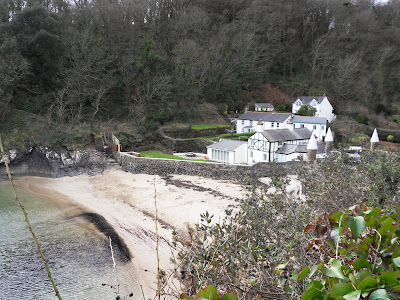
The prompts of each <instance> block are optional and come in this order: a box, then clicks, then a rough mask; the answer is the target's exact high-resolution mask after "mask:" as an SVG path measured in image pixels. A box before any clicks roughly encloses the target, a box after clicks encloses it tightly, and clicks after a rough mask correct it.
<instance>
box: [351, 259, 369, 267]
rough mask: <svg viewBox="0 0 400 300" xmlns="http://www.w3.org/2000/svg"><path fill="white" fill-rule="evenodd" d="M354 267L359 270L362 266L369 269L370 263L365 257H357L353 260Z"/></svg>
mask: <svg viewBox="0 0 400 300" xmlns="http://www.w3.org/2000/svg"><path fill="white" fill-rule="evenodd" d="M353 266H354V269H356V270H359V269H363V268H369V269H371V264H370V263H369V262H368V260H366V259H365V258H361V257H360V258H357V259H356V261H355V262H354V265H353Z"/></svg>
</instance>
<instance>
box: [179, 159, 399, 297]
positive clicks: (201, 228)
mask: <svg viewBox="0 0 400 300" xmlns="http://www.w3.org/2000/svg"><path fill="white" fill-rule="evenodd" d="M361 157H362V159H361V162H359V163H356V162H355V161H354V160H353V159H351V158H349V157H348V156H347V154H345V153H336V154H332V155H331V156H329V157H328V158H327V159H325V160H323V161H319V162H316V163H315V164H313V165H310V164H308V163H305V162H300V163H299V164H297V165H296V164H294V165H291V166H290V171H291V172H296V173H297V174H298V175H297V180H298V181H299V182H298V183H301V186H302V188H303V194H302V195H299V194H297V193H296V191H295V192H291V190H290V189H288V186H289V177H288V176H287V171H285V169H284V168H283V167H282V165H276V166H275V167H276V169H275V170H273V171H271V179H272V181H271V184H270V186H267V187H263V186H259V185H257V184H256V182H249V184H250V185H249V187H251V188H250V189H249V192H248V195H247V197H246V198H245V199H243V201H242V203H241V204H240V209H238V210H237V211H233V210H228V211H227V217H226V218H225V220H223V221H222V222H220V223H215V222H214V220H213V216H212V215H211V214H209V213H207V212H206V213H204V214H202V215H201V217H202V222H201V223H200V224H197V225H196V226H195V228H189V232H188V236H186V237H180V236H178V235H176V236H175V237H176V241H175V242H176V245H178V246H180V247H181V253H180V256H179V262H180V263H181V264H182V265H183V267H182V270H183V272H188V271H190V273H191V274H193V275H192V276H189V277H186V278H185V277H183V278H182V284H183V285H184V287H185V289H186V291H187V293H188V295H192V294H193V292H194V289H195V288H199V287H203V286H205V285H207V284H214V285H215V286H216V287H217V288H219V289H223V290H228V289H231V288H234V289H236V290H237V291H238V292H239V294H240V297H241V299H254V298H256V297H258V296H260V297H261V298H262V299H293V298H300V297H301V296H302V295H303V294H304V293H305V292H306V291H307V293H306V294H304V295H305V296H303V297H304V299H323V298H324V297H325V296H326V297H328V298H326V299H330V298H329V297H331V298H333V299H337V297H342V296H344V295H346V293H345V294H343V295H341V293H343V291H344V292H346V291H348V292H347V294H348V293H350V292H353V291H354V292H357V291H360V295H361V296H363V295H365V293H371V295H372V292H375V291H376V292H375V294H373V295H379V294H383V293H384V291H383V290H384V289H386V292H387V293H388V297H392V296H393V293H395V292H396V290H393V289H394V287H395V286H396V285H398V282H397V280H398V277H399V276H398V275H399V274H398V273H397V272H399V273H400V271H397V267H398V266H397V265H396V262H397V260H396V258H397V257H399V256H400V252H399V253H398V252H396V251H397V249H398V248H397V247H398V242H397V235H398V224H397V222H398V220H397V214H396V212H395V211H394V210H393V209H390V208H389V207H390V206H391V205H393V203H396V199H397V198H396V197H397V196H398V195H399V184H400V158H399V154H396V153H391V154H388V153H383V152H376V153H369V154H362V156H361ZM270 187H274V189H270ZM357 203H364V204H363V206H362V208H360V207H354V208H353V209H352V210H351V211H346V212H339V211H343V210H344V209H345V208H346V207H350V206H352V205H354V204H357ZM367 204H368V205H370V207H375V209H368V208H367V207H366V205H367ZM377 207H380V208H377ZM331 211H336V212H335V213H332V214H329V213H327V212H331ZM318 214H319V215H323V217H322V218H320V219H318V221H317V222H315V223H314V224H309V226H308V227H307V230H306V231H310V230H311V229H313V230H314V232H315V233H316V234H317V237H315V238H313V239H312V240H311V241H309V240H308V238H307V236H306V235H305V234H304V232H303V230H304V226H305V224H308V223H309V222H310V220H311V219H313V218H314V216H315V215H318ZM362 224H364V226H363V225H362ZM352 233H353V234H354V236H352V235H351V234H352ZM336 247H338V249H337V254H336ZM329 251H333V254H332V252H329ZM397 253H398V255H397ZM357 259H359V260H357ZM390 259H391V260H392V261H390ZM355 261H357V264H355V266H354V263H355ZM361 262H362V264H361V265H359V263H361ZM366 262H368V265H367V263H366ZM304 266H309V267H306V268H305V269H304ZM387 272H389V273H387ZM390 272H394V273H390ZM327 274H328V275H329V276H328V275H327ZM338 274H339V275H338ZM350 274H353V275H354V278H355V279H354V278H353V279H351V278H350V277H352V276H353V275H350ZM311 275H312V276H311ZM342 275H343V276H342ZM356 275H357V276H356ZM323 276H325V278H324V277H323ZM335 276H336V277H335ZM337 276H339V277H337ZM346 276H347V277H346ZM396 276H397V277H396ZM343 277H345V278H348V280H350V281H346V279H343ZM367 277H368V279H366V282H368V284H367V285H366V286H364V284H365V283H362V282H363V280H364V279H365V278H367ZM370 279H371V281H370V282H369V280H370ZM392 279H393V280H392ZM352 280H353V281H352ZM372 281H374V282H376V285H373V284H372ZM389 281H390V282H389ZM337 284H338V285H337ZM374 284H375V283H374ZM193 285H194V287H193ZM336 285H337V286H336ZM353 285H354V287H353ZM333 286H336V287H335V289H333ZM350 287H351V288H352V289H353V290H351V291H350ZM341 288H343V290H341ZM332 292H333V294H332ZM357 293H358V292H357ZM307 295H308V296H307ZM321 295H322V296H321ZM367 295H368V294H367ZM320 296H321V298H319V297H320ZM361 296H360V297H361ZM307 297H308V298H307ZM313 297H317V298H313ZM338 299H342V298H338ZM344 299H361V298H349V297H348V298H344ZM372 299H373V298H372Z"/></svg>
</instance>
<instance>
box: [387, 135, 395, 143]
mask: <svg viewBox="0 0 400 300" xmlns="http://www.w3.org/2000/svg"><path fill="white" fill-rule="evenodd" d="M393 139H394V136H393V135H391V134H389V135H388V136H387V138H386V140H387V141H388V142H393Z"/></svg>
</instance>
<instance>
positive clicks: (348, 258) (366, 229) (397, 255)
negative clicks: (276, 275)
mask: <svg viewBox="0 0 400 300" xmlns="http://www.w3.org/2000/svg"><path fill="white" fill-rule="evenodd" d="M399 208H400V206H398V208H397V209H399ZM304 232H312V233H313V235H314V237H312V239H311V240H310V243H309V245H308V246H307V248H306V250H307V251H310V252H311V251H313V252H314V253H316V255H317V257H318V259H317V260H316V261H315V264H313V265H310V266H308V267H305V268H304V269H303V270H302V271H301V272H300V273H298V274H297V273H296V274H294V276H293V277H292V278H293V279H296V280H297V281H298V282H299V281H302V280H304V281H305V282H306V283H307V290H306V291H305V293H304V294H303V297H302V300H312V299H365V298H367V297H368V299H370V300H371V299H398V298H399V296H400V282H399V279H400V228H399V218H398V211H397V212H396V210H395V209H394V208H390V209H387V210H384V209H382V208H380V207H377V208H374V209H372V208H368V207H367V206H364V205H363V206H362V207H360V206H358V205H357V206H354V207H352V208H350V209H349V210H347V211H344V212H341V211H334V212H332V213H330V214H324V215H322V216H321V217H320V218H319V219H318V220H317V221H316V222H314V223H311V224H308V225H307V226H306V227H305V229H304ZM361 295H362V298H361Z"/></svg>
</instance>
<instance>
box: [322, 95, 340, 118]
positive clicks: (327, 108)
mask: <svg viewBox="0 0 400 300" xmlns="http://www.w3.org/2000/svg"><path fill="white" fill-rule="evenodd" d="M318 117H325V118H326V119H327V120H328V122H332V121H333V120H334V119H335V118H336V116H335V114H334V113H333V107H332V105H331V104H330V103H329V100H328V98H326V97H325V98H324V100H322V102H321V104H320V107H319V111H318Z"/></svg>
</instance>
